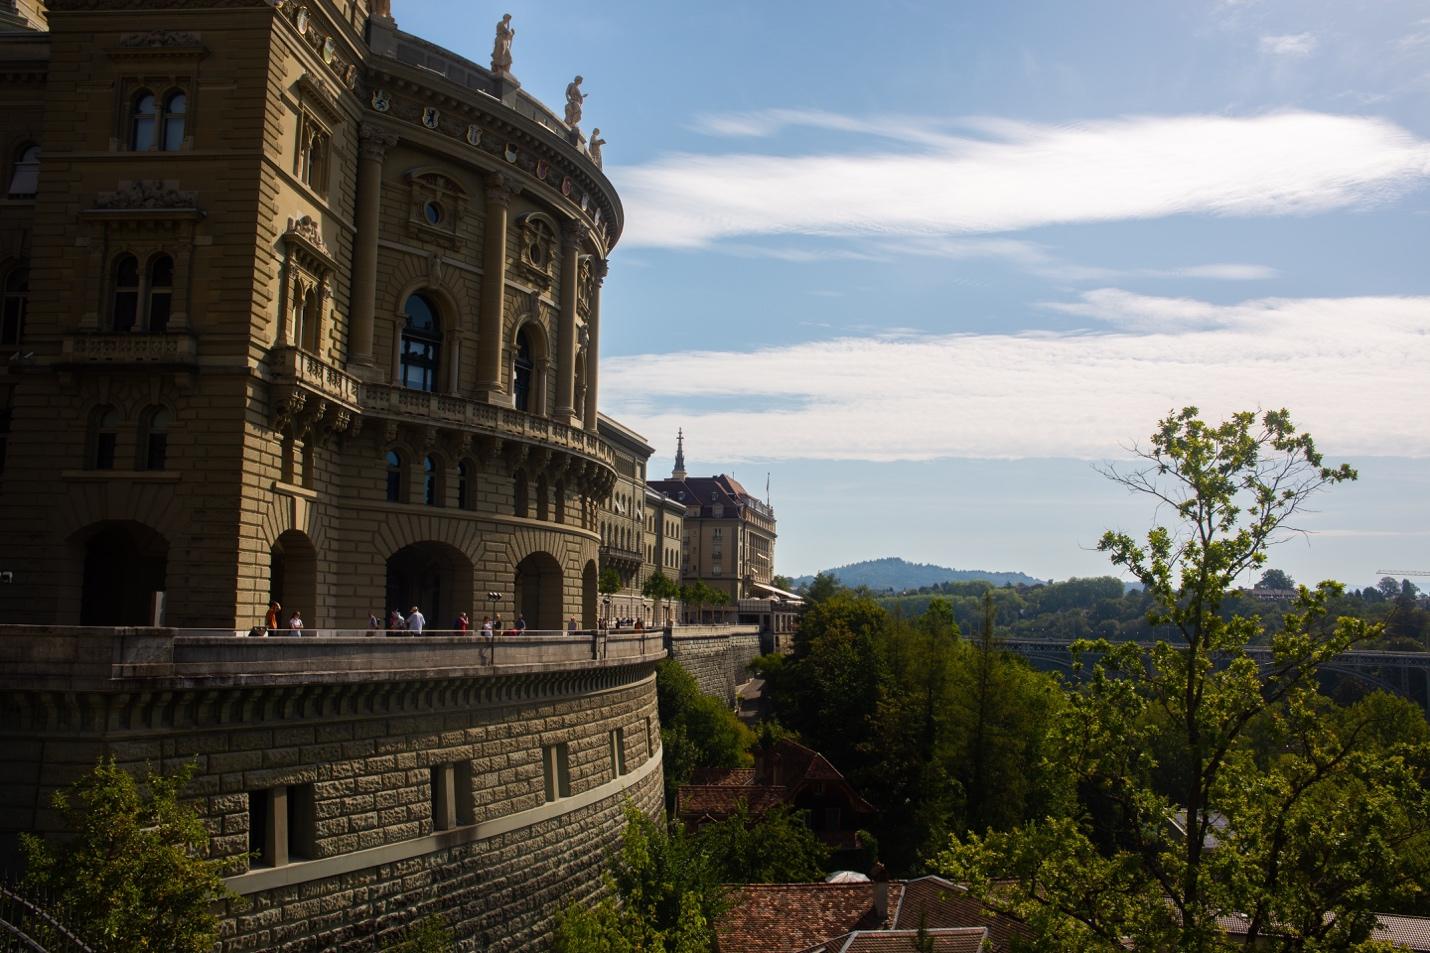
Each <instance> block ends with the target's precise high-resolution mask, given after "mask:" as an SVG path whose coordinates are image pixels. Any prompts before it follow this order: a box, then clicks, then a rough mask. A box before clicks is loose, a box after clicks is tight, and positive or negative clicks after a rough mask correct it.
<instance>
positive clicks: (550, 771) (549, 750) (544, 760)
mask: <svg viewBox="0 0 1430 953" xmlns="http://www.w3.org/2000/svg"><path fill="white" fill-rule="evenodd" d="M541 771H542V780H543V782H544V783H545V788H546V800H547V801H548V802H550V801H555V800H556V799H557V798H563V797H570V796H571V765H570V762H569V761H568V758H567V749H566V743H565V742H562V743H561V744H555V745H546V746H544V747H543V748H542V749H541Z"/></svg>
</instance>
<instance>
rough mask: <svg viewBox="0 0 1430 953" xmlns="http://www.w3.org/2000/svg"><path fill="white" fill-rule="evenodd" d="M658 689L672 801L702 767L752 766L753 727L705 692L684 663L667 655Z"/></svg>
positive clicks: (659, 669) (658, 671)
mask: <svg viewBox="0 0 1430 953" xmlns="http://www.w3.org/2000/svg"><path fill="white" fill-rule="evenodd" d="M655 692H656V708H657V711H658V713H659V716H660V743H661V762H662V766H663V768H664V770H665V795H666V798H667V800H669V801H671V802H674V799H675V792H676V790H677V789H678V788H679V787H680V786H681V785H682V784H689V783H690V777H691V775H692V774H694V772H695V769H696V768H742V767H746V766H748V765H749V764H750V755H749V749H750V745H751V743H752V742H753V741H754V735H753V734H751V732H750V729H748V728H746V727H745V726H744V725H743V724H741V722H740V719H738V718H736V717H735V715H734V714H733V713H732V712H731V711H730V710H729V709H728V708H726V707H725V705H724V703H722V702H721V701H720V700H719V699H716V698H711V697H710V696H709V695H706V694H704V693H703V692H701V691H700V686H699V684H697V683H696V681H695V678H694V676H692V675H691V674H690V673H689V672H687V671H686V670H685V668H684V667H683V666H681V664H680V663H679V662H676V661H674V660H673V659H664V660H663V661H661V662H658V663H657V664H656V667H655Z"/></svg>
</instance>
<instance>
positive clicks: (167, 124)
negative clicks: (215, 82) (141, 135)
mask: <svg viewBox="0 0 1430 953" xmlns="http://www.w3.org/2000/svg"><path fill="white" fill-rule="evenodd" d="M188 110H189V97H188V94H186V93H185V92H183V91H182V90H174V91H173V92H172V93H170V94H169V95H168V96H166V97H165V98H164V141H163V144H162V145H160V147H159V148H161V149H163V150H164V151H165V152H178V151H179V149H181V148H183V145H184V118H185V115H186V114H187V113H188Z"/></svg>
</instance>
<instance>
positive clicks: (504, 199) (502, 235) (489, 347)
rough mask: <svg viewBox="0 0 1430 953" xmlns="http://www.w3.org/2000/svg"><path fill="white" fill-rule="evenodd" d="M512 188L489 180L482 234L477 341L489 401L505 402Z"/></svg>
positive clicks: (482, 388) (480, 378) (480, 386)
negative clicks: (508, 227) (504, 337)
mask: <svg viewBox="0 0 1430 953" xmlns="http://www.w3.org/2000/svg"><path fill="white" fill-rule="evenodd" d="M510 205H511V187H510V185H509V184H508V182H507V180H506V178H505V177H504V176H502V175H501V174H499V173H495V174H493V175H491V176H489V177H488V178H487V204H486V230H485V231H484V232H483V233H482V312H481V319H480V323H479V328H478V338H477V390H478V391H479V392H481V394H482V396H485V397H486V399H487V400H488V401H491V402H494V403H504V402H505V401H504V400H502V398H504V397H505V396H506V393H507V386H506V382H505V381H503V380H502V372H501V357H502V324H503V320H502V311H503V309H504V307H505V301H506V219H507V209H508V207H509V206H510Z"/></svg>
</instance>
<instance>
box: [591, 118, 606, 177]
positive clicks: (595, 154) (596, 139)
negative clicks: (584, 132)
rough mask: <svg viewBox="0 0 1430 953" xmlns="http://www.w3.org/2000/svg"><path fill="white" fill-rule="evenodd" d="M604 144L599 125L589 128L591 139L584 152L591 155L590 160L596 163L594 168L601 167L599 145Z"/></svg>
mask: <svg viewBox="0 0 1430 953" xmlns="http://www.w3.org/2000/svg"><path fill="white" fill-rule="evenodd" d="M605 144H606V140H604V139H602V138H601V130H600V128H599V127H597V128H595V129H592V130H591V141H590V143H588V144H587V146H586V153H587V155H589V156H590V157H591V161H592V162H594V163H596V168H598V169H599V168H600V167H601V147H602V146H604V145H605Z"/></svg>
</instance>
